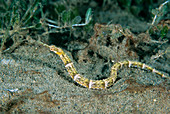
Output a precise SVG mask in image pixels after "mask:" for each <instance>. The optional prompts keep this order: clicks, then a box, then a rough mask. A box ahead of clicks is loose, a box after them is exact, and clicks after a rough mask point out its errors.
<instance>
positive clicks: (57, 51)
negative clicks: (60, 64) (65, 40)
mask: <svg viewBox="0 0 170 114" xmlns="http://www.w3.org/2000/svg"><path fill="white" fill-rule="evenodd" d="M49 48H50V51H53V52H54V53H56V54H58V55H62V54H63V53H64V51H63V50H62V49H61V48H58V47H55V46H54V45H51V46H49Z"/></svg>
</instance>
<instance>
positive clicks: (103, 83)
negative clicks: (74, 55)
mask: <svg viewBox="0 0 170 114" xmlns="http://www.w3.org/2000/svg"><path fill="white" fill-rule="evenodd" d="M49 48H50V50H51V51H52V52H54V53H56V54H57V55H59V57H60V58H61V60H62V61H63V63H64V65H65V68H66V69H67V71H68V73H69V74H70V76H71V78H72V79H73V80H74V81H75V82H77V83H78V84H80V85H82V86H84V87H87V88H92V89H106V88H108V87H110V86H112V85H113V83H114V82H115V80H116V78H117V71H118V70H119V69H121V68H122V67H124V66H127V67H129V68H130V67H138V68H141V69H146V70H149V71H151V72H153V73H156V74H158V75H160V76H161V77H164V78H169V77H167V76H165V75H164V74H163V73H161V72H159V71H157V70H155V69H154V68H152V67H150V66H148V65H146V64H144V63H141V62H136V61H122V62H118V63H116V64H114V65H113V66H112V68H111V72H110V76H109V77H108V78H106V79H103V80H89V79H88V78H85V77H83V76H82V75H81V74H79V73H78V72H77V70H76V68H75V66H74V64H73V62H72V61H71V59H70V58H69V56H68V55H67V54H66V53H64V51H63V50H62V49H61V48H58V47H55V46H54V45H51V46H49Z"/></svg>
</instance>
